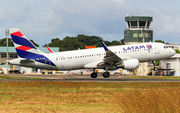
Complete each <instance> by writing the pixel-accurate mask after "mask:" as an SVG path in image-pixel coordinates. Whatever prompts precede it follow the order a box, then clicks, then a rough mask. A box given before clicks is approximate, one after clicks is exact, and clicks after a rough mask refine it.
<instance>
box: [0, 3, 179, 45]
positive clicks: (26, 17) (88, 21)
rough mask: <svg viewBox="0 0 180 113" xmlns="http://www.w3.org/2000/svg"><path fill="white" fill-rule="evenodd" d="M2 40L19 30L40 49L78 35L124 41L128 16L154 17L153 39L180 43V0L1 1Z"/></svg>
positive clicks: (0, 28)
mask: <svg viewBox="0 0 180 113" xmlns="http://www.w3.org/2000/svg"><path fill="white" fill-rule="evenodd" d="M0 3H1V4H0V39H2V38H5V37H6V35H5V30H6V29H9V28H19V29H20V31H21V32H22V33H23V34H24V35H25V36H26V37H27V38H29V39H32V40H34V41H35V42H36V43H37V44H39V45H40V46H43V45H44V44H48V43H50V42H51V39H54V38H59V39H61V40H62V39H63V38H65V37H66V36H70V37H71V36H74V37H75V36H77V35H78V34H84V35H90V36H92V35H94V36H99V37H102V38H103V39H104V40H106V41H113V40H121V39H123V38H124V29H125V28H127V26H126V22H125V17H126V16H127V15H130V14H131V13H132V15H134V16H147V15H148V16H151V17H153V22H152V23H151V27H150V28H152V29H153V40H163V41H165V42H168V43H180V7H179V4H180V1H179V0H173V1H172V0H11V1H9V0H0Z"/></svg>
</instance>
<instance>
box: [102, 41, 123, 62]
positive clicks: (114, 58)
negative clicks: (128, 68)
mask: <svg viewBox="0 0 180 113" xmlns="http://www.w3.org/2000/svg"><path fill="white" fill-rule="evenodd" d="M101 44H102V46H103V48H104V50H105V51H106V56H105V57H104V59H103V61H104V64H106V63H108V64H110V65H111V64H115V63H117V62H119V61H122V58H120V57H118V56H117V55H116V54H115V53H113V52H112V51H111V50H110V49H109V48H108V47H107V46H106V45H105V44H104V42H103V41H101Z"/></svg>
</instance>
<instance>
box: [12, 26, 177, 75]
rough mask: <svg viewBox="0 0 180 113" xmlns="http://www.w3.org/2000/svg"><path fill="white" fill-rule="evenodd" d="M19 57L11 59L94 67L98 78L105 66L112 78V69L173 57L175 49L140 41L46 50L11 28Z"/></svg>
mask: <svg viewBox="0 0 180 113" xmlns="http://www.w3.org/2000/svg"><path fill="white" fill-rule="evenodd" d="M9 31H10V34H11V37H12V40H13V43H14V46H15V49H16V52H17V54H18V58H16V59H13V60H10V61H9V63H10V64H11V65H19V66H23V67H32V68H38V69H47V70H60V71H65V70H76V69H93V72H92V73H91V78H97V73H96V72H95V70H96V69H105V70H106V72H104V73H103V77H104V78H108V77H109V76H110V73H109V72H108V70H117V69H118V68H122V69H125V70H133V69H137V68H138V67H139V62H148V61H156V60H161V59H167V58H170V57H171V56H173V55H174V54H175V51H174V50H173V49H171V48H168V46H166V45H165V44H163V43H156V42H150V43H140V44H133V45H118V46H110V47H107V46H106V45H105V43H104V42H103V41H100V42H101V44H102V46H103V47H98V48H92V49H81V50H72V51H64V52H53V53H43V52H41V51H40V50H39V49H38V48H36V47H35V46H34V44H33V43H32V42H31V41H30V40H29V39H28V38H27V37H26V36H24V35H23V34H22V33H21V32H20V31H19V29H18V28H12V29H9Z"/></svg>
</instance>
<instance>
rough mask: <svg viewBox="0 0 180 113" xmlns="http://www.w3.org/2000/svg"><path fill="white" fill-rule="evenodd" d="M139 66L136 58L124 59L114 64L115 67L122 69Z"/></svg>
mask: <svg viewBox="0 0 180 113" xmlns="http://www.w3.org/2000/svg"><path fill="white" fill-rule="evenodd" d="M138 67H139V60H138V59H129V60H124V61H122V62H121V63H120V64H118V65H116V68H123V69H127V70H130V69H137V68H138Z"/></svg>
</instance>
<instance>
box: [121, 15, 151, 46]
mask: <svg viewBox="0 0 180 113" xmlns="http://www.w3.org/2000/svg"><path fill="white" fill-rule="evenodd" d="M152 20H153V18H152V17H149V16H127V17H125V21H126V24H127V29H125V30H124V43H125V44H135V43H143V42H150V41H151V42H152V41H153V30H152V29H150V25H151V22H152Z"/></svg>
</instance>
